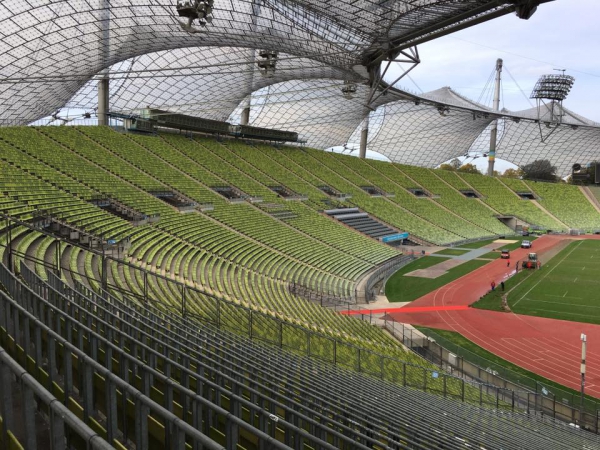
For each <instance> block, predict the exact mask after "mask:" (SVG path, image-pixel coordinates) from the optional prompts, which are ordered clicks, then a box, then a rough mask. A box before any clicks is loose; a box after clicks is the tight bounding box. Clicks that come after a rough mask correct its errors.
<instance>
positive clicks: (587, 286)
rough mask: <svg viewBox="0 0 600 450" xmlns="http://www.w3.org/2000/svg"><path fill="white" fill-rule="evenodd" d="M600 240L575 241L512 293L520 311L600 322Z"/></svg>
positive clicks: (515, 309)
mask: <svg viewBox="0 0 600 450" xmlns="http://www.w3.org/2000/svg"><path fill="white" fill-rule="evenodd" d="M598 288H600V241H592V240H589V241H575V242H572V243H571V244H569V245H568V246H567V247H566V248H565V249H564V250H562V251H561V252H560V253H559V254H558V255H556V256H555V257H554V258H552V260H550V261H549V262H548V263H547V264H545V265H543V266H542V268H541V269H540V270H536V271H535V272H534V273H533V274H532V275H531V276H529V277H527V278H526V279H525V280H523V281H522V282H521V283H520V284H518V285H517V286H516V287H515V289H514V290H512V291H511V292H510V293H509V295H508V304H509V305H510V308H511V309H512V311H513V312H515V313H517V314H528V315H532V316H541V317H549V318H552V319H563V320H570V321H573V322H588V323H595V324H600V297H599V296H598V294H597V292H598V291H597V289H598Z"/></svg>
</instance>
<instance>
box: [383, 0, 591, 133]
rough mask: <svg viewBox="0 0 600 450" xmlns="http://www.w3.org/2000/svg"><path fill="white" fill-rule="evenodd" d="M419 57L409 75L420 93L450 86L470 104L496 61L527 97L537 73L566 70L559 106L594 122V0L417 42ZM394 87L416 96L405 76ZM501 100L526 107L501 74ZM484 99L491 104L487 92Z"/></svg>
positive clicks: (565, 0)
mask: <svg viewBox="0 0 600 450" xmlns="http://www.w3.org/2000/svg"><path fill="white" fill-rule="evenodd" d="M419 54H420V57H421V61H422V62H421V64H420V65H419V66H417V67H416V68H415V69H414V70H413V71H412V72H411V73H410V76H411V78H412V79H413V80H414V82H415V83H416V84H417V85H418V86H419V87H420V88H421V89H422V90H423V91H424V92H427V91H431V90H434V89H437V88H440V87H442V86H450V87H452V88H454V89H455V90H457V91H458V92H460V93H461V94H463V95H466V96H467V97H469V98H471V99H473V100H478V99H479V98H480V96H481V94H482V90H483V87H484V86H485V84H486V81H487V80H488V78H489V76H490V74H491V72H492V70H493V69H494V66H495V62H496V59H497V58H502V59H503V60H504V66H505V67H506V68H507V69H508V71H509V72H510V74H512V76H513V77H514V78H515V79H516V81H517V83H518V85H520V86H521V88H522V89H523V91H524V92H525V94H526V95H527V97H529V94H530V93H531V90H532V88H533V86H534V84H535V82H536V81H537V79H538V77H539V76H540V75H543V74H550V73H558V72H555V71H553V69H555V68H556V69H559V68H560V69H567V72H566V73H567V74H569V75H572V76H574V77H575V85H574V86H573V90H572V91H571V94H570V95H569V97H568V98H567V99H566V100H565V102H564V105H565V106H566V107H567V108H569V109H571V110H572V111H574V112H576V113H578V114H581V115H583V116H585V117H587V118H589V119H592V120H594V121H596V122H600V108H599V107H598V105H599V104H600V0H555V1H554V2H550V3H547V4H543V5H541V6H540V7H538V10H537V11H536V13H535V14H534V15H533V17H531V19H529V20H521V19H519V18H517V17H516V15H514V14H510V15H507V16H504V17H501V18H499V19H494V20H491V21H489V22H486V23H483V24H480V25H476V26H474V27H472V28H468V29H466V30H463V31H459V32H457V33H454V34H451V35H449V36H446V37H443V38H440V39H437V40H435V41H432V42H429V43H426V44H423V45H421V46H419ZM390 78H391V77H386V79H388V81H393V80H391V79H390ZM399 85H400V86H402V87H405V88H408V89H409V90H411V91H417V92H419V91H418V88H417V87H416V86H415V84H413V82H412V81H411V80H409V79H407V78H404V79H403V80H402V81H401V82H400V83H399ZM503 96H504V102H503V103H502V102H501V104H500V106H501V107H506V108H507V109H510V110H513V111H517V110H521V109H527V108H530V107H531V105H530V103H529V102H528V100H527V99H526V98H525V96H524V95H523V94H522V93H521V92H520V90H519V88H518V87H517V85H516V84H515V83H514V82H513V81H512V79H511V77H510V76H509V74H508V73H507V71H506V70H505V71H504V72H503ZM484 100H489V102H490V103H489V106H491V91H490V93H488V95H484V97H483V99H482V102H483V103H487V101H484Z"/></svg>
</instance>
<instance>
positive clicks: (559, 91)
mask: <svg viewBox="0 0 600 450" xmlns="http://www.w3.org/2000/svg"><path fill="white" fill-rule="evenodd" d="M561 71H562V72H563V73H562V74H561V75H542V76H541V77H540V78H539V80H538V81H537V83H536V84H535V86H534V88H533V91H532V92H531V95H530V98H532V99H535V100H536V104H537V120H538V124H539V127H540V136H541V138H542V142H544V141H545V139H547V138H548V137H549V136H550V135H551V134H552V132H553V131H554V130H555V129H556V128H557V127H558V126H559V125H560V124H561V123H562V118H563V108H562V103H563V100H564V99H565V98H567V95H569V92H570V91H571V88H572V87H573V83H574V82H575V78H573V77H572V76H570V75H565V74H564V70H561ZM542 121H543V122H545V123H546V127H547V128H550V129H551V131H550V133H548V134H547V135H546V136H545V137H544V133H543V130H542Z"/></svg>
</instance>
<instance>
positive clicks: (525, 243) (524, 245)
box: [521, 241, 531, 248]
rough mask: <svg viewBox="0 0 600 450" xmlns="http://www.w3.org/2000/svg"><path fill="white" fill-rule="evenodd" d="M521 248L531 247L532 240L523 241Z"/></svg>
mask: <svg viewBox="0 0 600 450" xmlns="http://www.w3.org/2000/svg"><path fill="white" fill-rule="evenodd" d="M521 248H531V241H523V242H521Z"/></svg>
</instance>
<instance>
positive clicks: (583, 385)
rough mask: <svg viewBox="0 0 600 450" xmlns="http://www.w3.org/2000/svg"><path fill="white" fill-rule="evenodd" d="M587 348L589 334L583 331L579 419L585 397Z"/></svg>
mask: <svg viewBox="0 0 600 450" xmlns="http://www.w3.org/2000/svg"><path fill="white" fill-rule="evenodd" d="M586 348H587V336H586V335H585V334H584V333H581V413H580V414H579V420H581V419H582V417H581V416H582V415H583V407H584V397H585V351H586Z"/></svg>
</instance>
